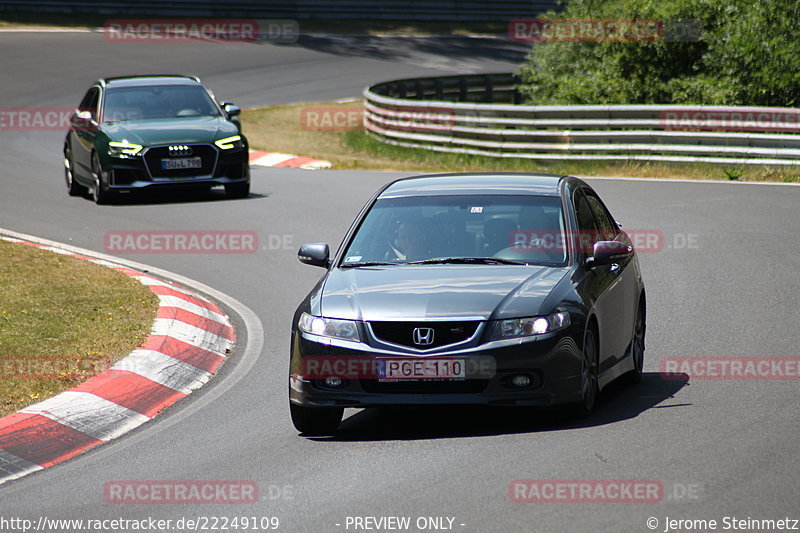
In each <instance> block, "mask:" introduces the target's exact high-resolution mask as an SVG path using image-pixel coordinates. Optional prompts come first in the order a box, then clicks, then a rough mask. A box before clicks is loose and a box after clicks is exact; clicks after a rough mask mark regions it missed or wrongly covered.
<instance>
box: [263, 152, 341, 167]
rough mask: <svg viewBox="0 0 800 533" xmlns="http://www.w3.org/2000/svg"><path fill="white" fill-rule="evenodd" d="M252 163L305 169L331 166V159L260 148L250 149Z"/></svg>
mask: <svg viewBox="0 0 800 533" xmlns="http://www.w3.org/2000/svg"><path fill="white" fill-rule="evenodd" d="M250 164H251V165H256V166H260V167H292V168H302V169H305V170H319V169H323V168H331V162H330V161H323V160H321V159H314V158H311V157H300V156H296V155H292V154H282V153H279V152H261V151H259V150H250Z"/></svg>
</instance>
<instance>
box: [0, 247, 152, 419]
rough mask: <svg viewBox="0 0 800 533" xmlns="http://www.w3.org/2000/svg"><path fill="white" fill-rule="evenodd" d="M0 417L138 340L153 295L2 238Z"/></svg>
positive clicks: (99, 270) (110, 274)
mask: <svg viewBox="0 0 800 533" xmlns="http://www.w3.org/2000/svg"><path fill="white" fill-rule="evenodd" d="M0 287H2V290H1V291H0V416H2V415H5V414H8V413H11V412H14V411H16V410H18V409H20V408H22V407H24V406H26V405H29V404H31V403H34V402H38V401H41V400H43V399H45V398H47V397H49V396H52V395H54V394H58V393H59V392H62V391H64V390H67V389H70V388H72V387H74V386H76V385H77V384H78V383H80V382H81V381H84V380H85V379H86V378H88V377H91V375H93V374H94V373H97V372H99V371H102V370H103V369H104V368H106V367H107V366H109V365H110V364H113V363H114V362H115V361H117V360H119V359H120V358H122V357H124V356H126V355H127V354H128V353H130V351H131V350H133V349H135V348H137V347H138V346H140V345H141V344H142V342H143V341H144V339H145V338H147V336H148V334H149V333H150V328H151V327H152V324H153V320H154V318H155V315H156V310H157V308H158V298H157V297H156V296H155V294H153V293H152V292H151V291H150V290H149V289H148V288H147V287H145V286H144V285H142V284H141V283H139V282H138V281H136V280H134V279H133V278H131V277H129V276H127V275H125V274H123V273H121V272H118V271H116V270H112V269H110V268H107V267H104V266H100V265H96V264H93V263H90V262H88V261H85V260H81V259H76V258H72V257H66V256H63V255H60V254H56V253H53V252H48V251H44V250H41V249H38V248H34V247H29V246H25V245H21V244H15V243H10V242H7V241H1V240H0Z"/></svg>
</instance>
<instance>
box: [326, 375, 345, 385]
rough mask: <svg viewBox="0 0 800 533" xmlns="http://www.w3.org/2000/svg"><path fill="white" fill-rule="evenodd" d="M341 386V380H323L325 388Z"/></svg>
mask: <svg viewBox="0 0 800 533" xmlns="http://www.w3.org/2000/svg"><path fill="white" fill-rule="evenodd" d="M341 385H342V378H337V377H330V378H325V386H327V387H340V386H341Z"/></svg>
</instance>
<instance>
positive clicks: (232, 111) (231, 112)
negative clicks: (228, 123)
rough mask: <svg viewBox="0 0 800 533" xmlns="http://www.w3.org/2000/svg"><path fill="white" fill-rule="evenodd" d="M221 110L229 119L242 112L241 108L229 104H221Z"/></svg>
mask: <svg viewBox="0 0 800 533" xmlns="http://www.w3.org/2000/svg"><path fill="white" fill-rule="evenodd" d="M222 109H224V110H225V113H227V114H228V116H229V117H235V116H237V115H239V114H241V112H242V110H241V108H239V107H238V106H235V105H233V104H232V103H231V102H222Z"/></svg>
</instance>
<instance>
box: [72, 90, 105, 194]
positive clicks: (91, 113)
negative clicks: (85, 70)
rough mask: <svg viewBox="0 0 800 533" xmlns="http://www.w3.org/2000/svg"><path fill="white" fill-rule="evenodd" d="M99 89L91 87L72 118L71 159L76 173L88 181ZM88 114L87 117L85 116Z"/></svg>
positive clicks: (95, 129) (96, 119)
mask: <svg viewBox="0 0 800 533" xmlns="http://www.w3.org/2000/svg"><path fill="white" fill-rule="evenodd" d="M99 102H100V87H98V86H96V85H95V86H93V87H92V88H90V89H89V90H88V91H87V92H86V95H85V96H84V97H83V100H81V103H80V104H79V105H78V110H77V113H75V114H74V115H73V116H72V125H71V131H72V139H71V141H72V142H71V143H70V146H71V147H72V157H73V159H74V161H75V167H76V169H77V170H78V172H79V173H80V174H81V175H82V176H84V177H85V178H86V179H89V178H90V177H91V175H92V166H91V165H92V147H93V146H94V137H95V135H96V134H97V128H98V104H99ZM86 113H88V115H86Z"/></svg>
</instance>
